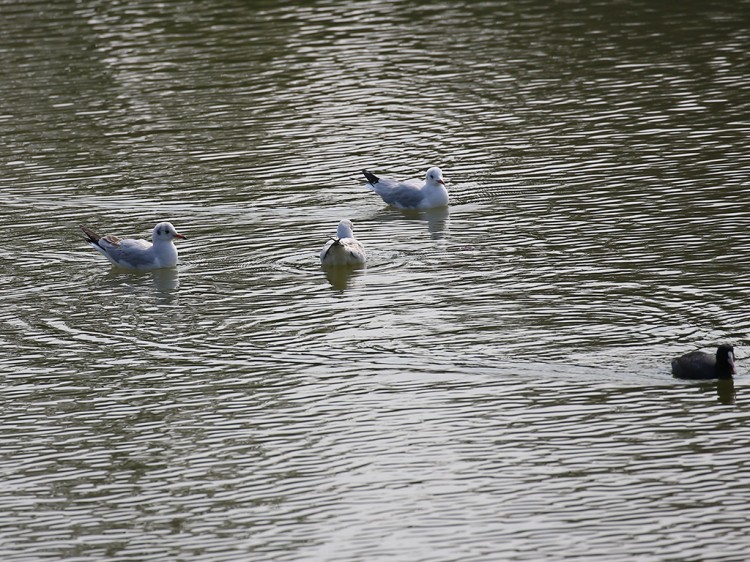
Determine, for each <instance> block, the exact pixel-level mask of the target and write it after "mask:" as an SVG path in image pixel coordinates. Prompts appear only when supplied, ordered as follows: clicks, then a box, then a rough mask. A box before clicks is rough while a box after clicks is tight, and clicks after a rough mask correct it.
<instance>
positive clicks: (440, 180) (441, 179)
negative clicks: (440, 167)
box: [437, 178, 445, 185]
mask: <svg viewBox="0 0 750 562" xmlns="http://www.w3.org/2000/svg"><path fill="white" fill-rule="evenodd" d="M437 182H438V183H442V184H443V185H445V182H444V181H443V178H440V179H439V180H438V181H437Z"/></svg>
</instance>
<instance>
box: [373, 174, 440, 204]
mask: <svg viewBox="0 0 750 562" xmlns="http://www.w3.org/2000/svg"><path fill="white" fill-rule="evenodd" d="M362 173H363V174H364V175H365V177H366V178H367V187H369V188H370V189H372V190H373V191H374V192H375V193H377V194H378V195H380V196H381V197H382V198H383V201H385V202H386V203H388V204H389V205H391V206H393V207H397V208H399V209H433V208H435V207H445V206H447V205H448V190H447V189H445V181H444V180H443V172H441V171H440V168H438V167H436V166H435V167H432V168H430V169H429V170H427V174H426V176H425V181H424V183H422V182H421V181H419V180H406V181H398V180H394V179H391V178H379V177H378V176H376V175H375V174H372V173H370V172H368V171H367V170H362Z"/></svg>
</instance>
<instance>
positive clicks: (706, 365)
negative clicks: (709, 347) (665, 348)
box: [672, 345, 735, 379]
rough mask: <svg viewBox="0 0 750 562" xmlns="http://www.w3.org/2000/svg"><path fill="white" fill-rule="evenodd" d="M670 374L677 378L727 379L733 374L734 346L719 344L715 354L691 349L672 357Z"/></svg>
mask: <svg viewBox="0 0 750 562" xmlns="http://www.w3.org/2000/svg"><path fill="white" fill-rule="evenodd" d="M672 374H673V375H674V376H675V377H676V378H678V379H727V378H731V377H732V375H734V374H735V371H734V348H733V347H732V346H731V345H720V346H719V347H718V349H717V350H716V355H715V356H714V355H710V354H708V353H705V352H703V351H691V352H690V353H686V354H685V355H682V356H680V357H677V358H675V359H672Z"/></svg>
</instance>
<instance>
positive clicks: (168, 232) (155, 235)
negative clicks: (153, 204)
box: [151, 222, 185, 242]
mask: <svg viewBox="0 0 750 562" xmlns="http://www.w3.org/2000/svg"><path fill="white" fill-rule="evenodd" d="M175 238H182V239H183V240H184V239H185V236H183V235H182V234H180V233H179V232H177V230H175V227H174V226H172V223H171V222H160V223H159V224H157V225H156V226H155V227H154V230H152V231H151V239H152V240H153V241H154V242H156V241H157V240H158V241H163V242H171V241H172V240H174V239H175Z"/></svg>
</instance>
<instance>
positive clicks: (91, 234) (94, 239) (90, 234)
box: [79, 224, 102, 246]
mask: <svg viewBox="0 0 750 562" xmlns="http://www.w3.org/2000/svg"><path fill="white" fill-rule="evenodd" d="M79 226H80V227H81V230H82V231H83V233H84V234H85V235H86V242H90V243H91V244H96V245H97V246H98V245H99V240H101V238H102V236H101V235H100V234H97V233H96V232H95V231H93V230H91V229H90V228H88V227H87V226H83V225H82V224H81V225H79Z"/></svg>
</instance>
